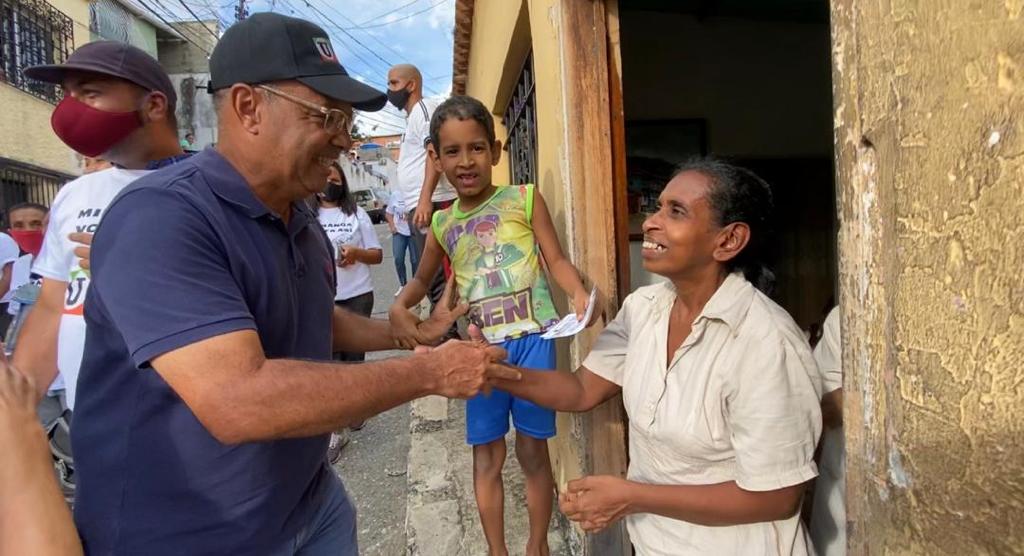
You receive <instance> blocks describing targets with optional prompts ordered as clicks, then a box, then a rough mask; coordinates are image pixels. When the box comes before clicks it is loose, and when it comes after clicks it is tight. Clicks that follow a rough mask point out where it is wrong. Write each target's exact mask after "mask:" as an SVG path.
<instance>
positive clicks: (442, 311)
mask: <svg viewBox="0 0 1024 556" xmlns="http://www.w3.org/2000/svg"><path fill="white" fill-rule="evenodd" d="M467 312H469V304H468V303H464V302H461V301H460V299H459V291H458V288H456V286H455V275H454V274H452V277H451V278H449V279H448V282H447V283H446V284H445V286H444V294H443V295H442V296H441V299H439V300H438V301H437V305H436V306H435V307H434V311H433V312H432V313H430V318H429V319H427V320H425V321H423V322H422V323H420V324H419V326H418V327H417V328H418V331H419V336H420V338H421V339H422V340H423V342H424V343H428V344H436V343H437V342H438V341H439V340H440V339H441V338H443V337H444V335H445V334H446V333H447V332H448V330H449V329H451V327H452V324H454V323H455V321H456V320H458V318H459V317H461V316H462V315H465V314H466V313H467Z"/></svg>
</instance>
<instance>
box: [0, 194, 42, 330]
mask: <svg viewBox="0 0 1024 556" xmlns="http://www.w3.org/2000/svg"><path fill="white" fill-rule="evenodd" d="M49 210H50V209H48V208H46V207H45V206H43V205H40V204H38V203H18V204H16V205H13V206H11V207H10V208H8V209H7V221H8V222H9V223H10V230H9V232H10V236H11V237H12V238H13V239H14V241H15V243H16V244H17V245H18V250H19V254H20V256H19V257H18V258H17V259H15V261H14V262H13V263H12V265H11V279H10V289H9V290H8V292H7V295H6V296H3V300H4V302H6V303H7V304H8V305H7V310H6V313H7V314H9V315H11V316H14V315H17V314H18V311H19V309H20V308H21V304H20V303H19V302H18V301H17V300H16V299H15V294H16V292H17V290H18V289H19V288H20V287H22V286H24V285H25V284H27V283H29V282H30V281H31V279H32V274H31V268H32V261H33V260H34V259H35V257H36V256H37V255H39V250H40V249H41V248H42V247H43V229H44V228H45V227H46V215H47V213H48V212H49ZM5 318H7V319H8V321H9V317H5ZM0 321H3V319H0ZM8 324H9V322H0V331H4V330H7V327H8Z"/></svg>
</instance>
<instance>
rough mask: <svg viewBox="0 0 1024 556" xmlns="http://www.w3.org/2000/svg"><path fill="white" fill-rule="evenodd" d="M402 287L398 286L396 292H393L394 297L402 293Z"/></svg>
mask: <svg viewBox="0 0 1024 556" xmlns="http://www.w3.org/2000/svg"><path fill="white" fill-rule="evenodd" d="M404 287H405V286H398V291H396V292H395V297H398V294H400V293H402V288H404Z"/></svg>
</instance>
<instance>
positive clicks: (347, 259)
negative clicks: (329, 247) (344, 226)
mask: <svg viewBox="0 0 1024 556" xmlns="http://www.w3.org/2000/svg"><path fill="white" fill-rule="evenodd" d="M358 251H359V248H358V247H355V246H353V245H342V246H341V247H339V248H338V266H340V267H341V268H345V267H347V266H352V265H353V264H355V263H356V254H357V253H358Z"/></svg>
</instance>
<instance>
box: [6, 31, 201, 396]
mask: <svg viewBox="0 0 1024 556" xmlns="http://www.w3.org/2000/svg"><path fill="white" fill-rule="evenodd" d="M25 75H26V76H28V77H29V78H31V79H35V80H38V81H44V82H47V83H56V84H59V85H61V87H62V88H63V89H64V100H62V101H61V102H60V104H58V105H57V108H56V109H55V110H54V112H53V115H52V116H51V118H50V123H51V125H52V127H53V131H54V133H56V134H57V136H58V137H60V139H61V140H62V141H64V143H65V144H67V145H68V146H69V147H71V148H72V149H74V150H75V151H77V152H78V153H80V154H82V155H83V156H86V157H100V156H102V157H103V158H104V159H105V160H108V161H110V162H112V163H113V164H114V165H116V167H114V168H109V169H106V170H102V171H98V172H93V173H89V174H87V175H84V176H82V177H80V178H78V179H76V180H74V181H71V182H70V183H68V184H66V185H65V186H64V187H63V188H61V190H60V192H59V193H58V194H57V197H56V198H55V199H54V201H53V203H52V205H51V207H50V208H51V211H50V223H49V226H48V227H47V231H46V235H45V238H44V240H43V246H42V251H41V252H40V253H39V256H38V257H37V258H36V260H35V262H34V264H33V268H32V270H33V272H35V273H37V274H39V275H41V276H42V277H43V281H42V288H41V291H40V293H39V298H38V300H37V302H36V304H35V306H34V307H33V310H32V312H31V313H30V314H29V315H28V317H27V319H26V321H25V323H24V324H23V325H22V327H21V331H20V332H19V337H18V344H19V345H18V351H17V355H16V356H15V357H14V361H13V363H14V364H15V365H16V366H17V367H18V368H19V369H21V371H22V372H24V373H26V374H28V375H29V376H31V377H32V379H33V380H34V382H35V385H36V388H37V389H38V390H39V394H40V395H42V394H43V393H44V392H46V391H47V387H50V390H51V392H52V393H54V394H57V393H59V391H60V390H61V383H63V388H65V389H66V402H67V406H68V408H70V409H73V408H74V405H75V398H76V384H77V382H78V370H79V366H80V364H81V360H82V348H83V345H84V343H85V330H86V323H85V319H84V317H83V315H82V308H83V306H84V302H85V299H86V293H87V292H88V290H89V283H90V274H89V269H88V262H87V261H82V260H80V258H79V255H85V252H86V251H87V249H88V248H87V247H83V246H82V245H80V244H78V243H76V241H77V242H88V241H89V240H90V239H91V236H92V233H93V232H94V231H95V229H96V226H97V225H98V224H99V221H100V217H101V216H102V215H103V212H104V211H105V210H106V207H107V205H108V204H110V201H111V200H112V199H113V198H114V196H116V195H117V194H118V193H119V192H120V191H121V190H122V189H124V187H125V186H126V185H128V184H129V183H131V182H132V181H134V180H136V179H138V178H139V177H141V176H143V175H145V174H147V173H149V172H150V171H152V170H153V169H155V168H159V167H161V166H164V165H167V164H170V163H173V162H175V161H177V160H179V159H180V157H182V156H183V155H182V151H181V147H180V146H179V144H178V138H177V123H176V120H175V118H174V107H175V103H176V101H177V97H176V95H175V92H174V86H173V85H172V84H171V80H170V78H169V77H168V76H167V73H166V72H165V71H164V70H163V68H161V67H160V64H159V63H157V61H156V60H154V59H153V57H152V56H150V55H149V54H146V53H145V52H143V51H142V50H140V49H138V48H135V47H134V46H130V45H127V44H124V43H120V42H116V41H97V42H91V43H88V44H86V45H84V46H82V47H81V48H79V49H78V50H76V51H75V52H73V53H72V54H71V56H69V57H68V60H67V62H65V63H63V64H57V65H44V66H34V67H30V68H27V69H26V70H25ZM76 249H77V250H78V251H79V252H78V254H77V255H76ZM85 256H86V257H87V255H85ZM58 370H59V371H60V378H59V379H57V382H54V378H55V377H57V374H58Z"/></svg>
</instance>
